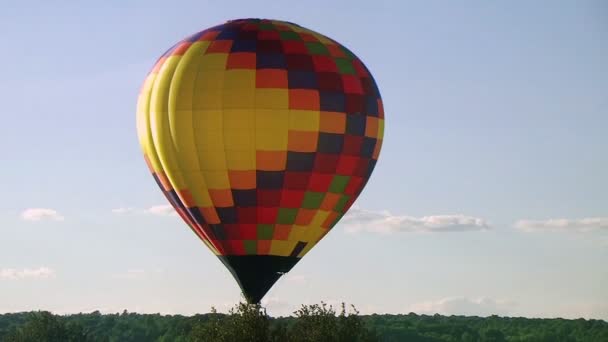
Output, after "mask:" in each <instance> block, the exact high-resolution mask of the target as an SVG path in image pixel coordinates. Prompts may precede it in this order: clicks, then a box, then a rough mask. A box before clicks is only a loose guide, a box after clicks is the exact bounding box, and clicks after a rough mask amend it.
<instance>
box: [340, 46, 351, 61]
mask: <svg viewBox="0 0 608 342" xmlns="http://www.w3.org/2000/svg"><path fill="white" fill-rule="evenodd" d="M340 49H341V50H342V51H344V54H345V55H346V57H348V58H349V59H355V54H354V53H352V52H351V51H350V50H349V49H347V48H346V47H344V46H340Z"/></svg>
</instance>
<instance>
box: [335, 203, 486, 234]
mask: <svg viewBox="0 0 608 342" xmlns="http://www.w3.org/2000/svg"><path fill="white" fill-rule="evenodd" d="M342 224H343V225H344V226H345V228H346V230H347V231H348V232H360V231H365V232H372V233H385V234H390V233H405V232H464V231H482V230H488V229H490V225H489V224H488V222H486V221H485V220H484V219H481V218H477V217H472V216H465V215H460V214H458V215H433V216H423V217H412V216H397V215H393V214H391V213H390V212H388V211H371V210H365V209H360V208H357V207H353V208H351V209H350V210H349V211H348V213H347V214H346V215H344V218H343V220H342Z"/></svg>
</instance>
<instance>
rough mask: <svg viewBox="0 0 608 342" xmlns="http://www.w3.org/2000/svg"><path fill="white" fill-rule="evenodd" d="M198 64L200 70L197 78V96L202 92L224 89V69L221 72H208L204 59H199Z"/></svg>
mask: <svg viewBox="0 0 608 342" xmlns="http://www.w3.org/2000/svg"><path fill="white" fill-rule="evenodd" d="M197 60H198V64H199V65H200V68H199V70H198V73H197V76H196V85H195V87H196V89H197V90H198V92H196V95H197V96H198V95H199V94H200V91H201V90H205V91H211V90H217V89H223V88H224V73H225V72H226V71H225V70H224V69H221V70H208V69H205V67H206V65H205V61H204V58H200V57H199V58H198V59H197Z"/></svg>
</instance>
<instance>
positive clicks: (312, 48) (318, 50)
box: [306, 42, 329, 56]
mask: <svg viewBox="0 0 608 342" xmlns="http://www.w3.org/2000/svg"><path fill="white" fill-rule="evenodd" d="M306 48H307V49H308V52H309V53H310V54H311V55H326V56H329V50H327V47H326V46H325V45H324V44H323V43H319V42H306Z"/></svg>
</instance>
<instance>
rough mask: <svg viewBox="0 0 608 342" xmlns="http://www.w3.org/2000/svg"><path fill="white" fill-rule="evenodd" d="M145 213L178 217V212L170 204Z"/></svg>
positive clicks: (156, 206) (155, 207) (151, 208)
mask: <svg viewBox="0 0 608 342" xmlns="http://www.w3.org/2000/svg"><path fill="white" fill-rule="evenodd" d="M144 212H145V213H147V214H151V215H158V216H177V212H175V209H173V207H172V206H170V205H168V204H162V205H155V206H152V207H150V208H148V209H146V210H144Z"/></svg>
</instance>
